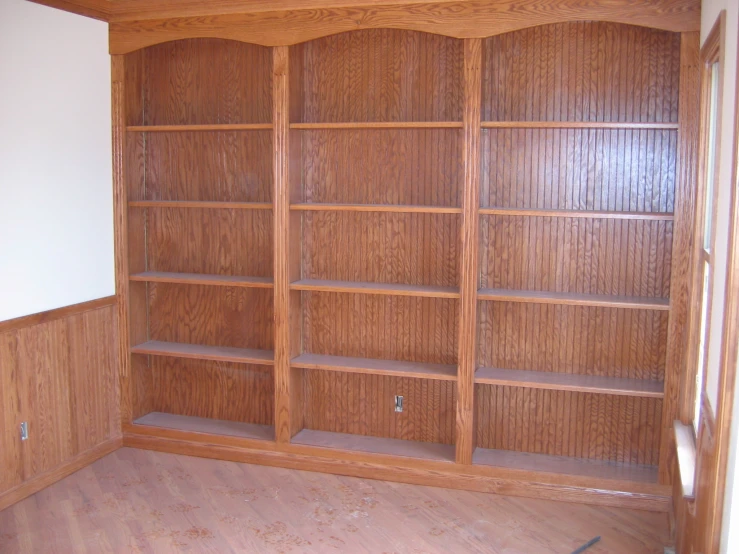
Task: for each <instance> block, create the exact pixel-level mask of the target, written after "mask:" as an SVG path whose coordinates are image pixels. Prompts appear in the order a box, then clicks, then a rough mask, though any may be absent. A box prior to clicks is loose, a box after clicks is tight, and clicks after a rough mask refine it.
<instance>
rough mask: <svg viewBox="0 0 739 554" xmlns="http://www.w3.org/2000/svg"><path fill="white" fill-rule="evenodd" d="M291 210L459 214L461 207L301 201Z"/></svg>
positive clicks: (291, 207)
mask: <svg viewBox="0 0 739 554" xmlns="http://www.w3.org/2000/svg"><path fill="white" fill-rule="evenodd" d="M290 209H291V210H295V211H304V212H387V213H399V214H403V213H415V214H418V213H422V214H461V213H462V208H456V207H454V206H420V205H409V204H329V203H319V202H315V203H313V202H303V203H299V204H291V205H290Z"/></svg>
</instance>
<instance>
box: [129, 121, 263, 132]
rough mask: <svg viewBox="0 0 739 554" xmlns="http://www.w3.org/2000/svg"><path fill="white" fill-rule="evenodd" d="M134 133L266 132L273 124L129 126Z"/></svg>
mask: <svg viewBox="0 0 739 554" xmlns="http://www.w3.org/2000/svg"><path fill="white" fill-rule="evenodd" d="M126 129H127V130H128V131H132V132H147V133H155V132H159V133H166V132H173V131H265V130H268V129H272V124H271V123H214V124H204V125H129V126H128V127H126Z"/></svg>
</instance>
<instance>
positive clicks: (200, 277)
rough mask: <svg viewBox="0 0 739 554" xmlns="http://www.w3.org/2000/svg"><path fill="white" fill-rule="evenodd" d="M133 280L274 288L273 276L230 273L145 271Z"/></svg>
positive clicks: (132, 276) (132, 278)
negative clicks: (234, 274) (231, 274)
mask: <svg viewBox="0 0 739 554" xmlns="http://www.w3.org/2000/svg"><path fill="white" fill-rule="evenodd" d="M131 281H140V282H144V283H178V284H183V285H214V286H221V287H247V288H262V289H270V288H272V278H271V277H245V276H238V275H236V276H229V275H208V274H204V273H171V272H165V271H145V272H144V273H137V274H135V275H131Z"/></svg>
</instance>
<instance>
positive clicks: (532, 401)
mask: <svg viewBox="0 0 739 554" xmlns="http://www.w3.org/2000/svg"><path fill="white" fill-rule="evenodd" d="M475 405H476V413H477V437H476V438H477V445H478V447H482V448H492V449H496V450H513V451H518V452H531V453H534V454H548V455H553V456H568V457H573V458H588V459H596V460H607V461H611V462H619V463H626V464H639V465H654V466H656V465H657V463H658V462H659V440H660V432H661V429H660V425H659V424H657V423H656V422H658V421H660V418H661V410H662V400H660V399H654V398H633V397H627V396H612V395H604V394H587V393H581V392H567V391H553V390H540V389H529V388H520V387H508V386H497V385H479V386H478V387H477V388H476V402H475Z"/></svg>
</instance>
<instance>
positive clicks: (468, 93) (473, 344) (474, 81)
mask: <svg viewBox="0 0 739 554" xmlns="http://www.w3.org/2000/svg"><path fill="white" fill-rule="evenodd" d="M481 104H482V41H481V40H480V39H467V40H465V41H464V147H463V148H464V150H463V156H464V189H463V195H462V196H463V200H462V204H463V206H462V228H461V232H460V237H461V246H460V258H461V259H460V287H459V289H460V301H459V337H458V346H457V348H458V350H457V360H458V369H457V428H456V430H457V435H456V439H457V454H456V459H457V463H459V464H471V463H472V452H473V451H474V449H475V444H474V432H475V407H474V401H475V370H476V369H477V287H478V286H479V276H478V255H479V252H478V251H479V248H480V244H479V238H478V236H479V230H480V224H479V217H478V209H479V207H480V144H481V142H480V137H481V131H480V111H481V110H480V106H481Z"/></svg>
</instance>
